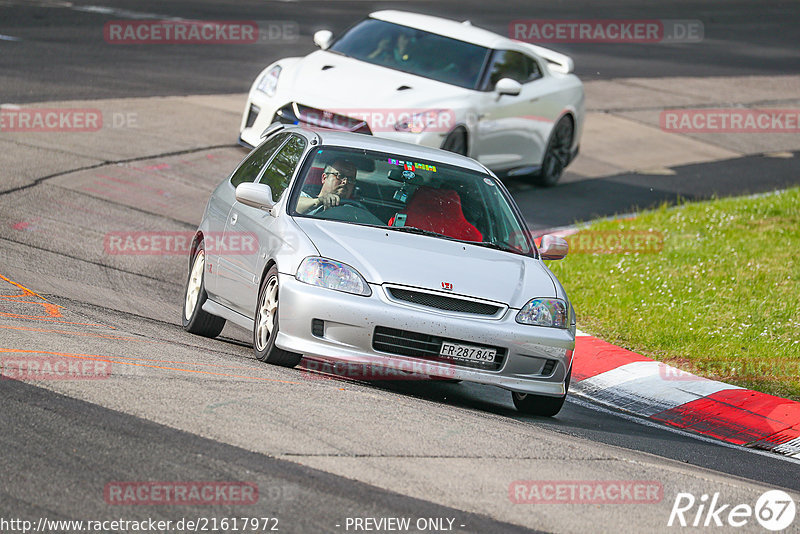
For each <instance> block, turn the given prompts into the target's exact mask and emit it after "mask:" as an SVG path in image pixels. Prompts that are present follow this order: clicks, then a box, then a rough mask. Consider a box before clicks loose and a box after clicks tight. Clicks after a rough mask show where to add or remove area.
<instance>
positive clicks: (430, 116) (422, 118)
mask: <svg viewBox="0 0 800 534" xmlns="http://www.w3.org/2000/svg"><path fill="white" fill-rule="evenodd" d="M451 119H452V111H449V110H446V109H429V110H427V111H423V112H421V113H414V114H413V115H411V116H410V117H405V118H404V119H402V120H399V121H397V123H395V125H394V129H395V130H397V131H398V132H410V133H415V134H417V133H422V132H424V131H425V130H426V129H427V128H428V127H439V129H442V131H446V130H448V129H449V128H450V127H452V125H450V124H439V123H440V122H450V121H451Z"/></svg>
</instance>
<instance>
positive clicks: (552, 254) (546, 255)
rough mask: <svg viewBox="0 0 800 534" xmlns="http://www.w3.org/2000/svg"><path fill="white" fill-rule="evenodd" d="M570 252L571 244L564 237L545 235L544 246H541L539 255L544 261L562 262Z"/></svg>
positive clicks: (543, 238)
mask: <svg viewBox="0 0 800 534" xmlns="http://www.w3.org/2000/svg"><path fill="white" fill-rule="evenodd" d="M567 252H569V243H567V240H566V239H564V238H563V237H558V236H555V235H550V234H547V235H543V236H542V244H541V245H540V246H539V254H540V255H541V256H542V259H543V260H560V259H563V258H564V257H565V256H566V255H567Z"/></svg>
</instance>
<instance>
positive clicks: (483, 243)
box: [472, 241, 525, 255]
mask: <svg viewBox="0 0 800 534" xmlns="http://www.w3.org/2000/svg"><path fill="white" fill-rule="evenodd" d="M472 244H473V245H478V246H479V247H486V248H493V249H495V250H502V251H503V252H512V253H514V254H522V255H525V253H524V252H522V251H521V250H520V249H518V248H514V247H512V246H511V245H506V244H504V243H497V242H494V241H481V242H474V243H472Z"/></svg>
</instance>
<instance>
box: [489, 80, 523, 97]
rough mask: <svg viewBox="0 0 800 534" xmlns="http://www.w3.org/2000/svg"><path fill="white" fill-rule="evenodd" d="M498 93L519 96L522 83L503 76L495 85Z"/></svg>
mask: <svg viewBox="0 0 800 534" xmlns="http://www.w3.org/2000/svg"><path fill="white" fill-rule="evenodd" d="M494 90H495V91H497V94H498V95H510V96H517V95H518V94H519V93H520V91H522V84H521V83H519V82H518V81H516V80H512V79H511V78H501V79H500V80H498V81H497V83H496V84H495V86H494Z"/></svg>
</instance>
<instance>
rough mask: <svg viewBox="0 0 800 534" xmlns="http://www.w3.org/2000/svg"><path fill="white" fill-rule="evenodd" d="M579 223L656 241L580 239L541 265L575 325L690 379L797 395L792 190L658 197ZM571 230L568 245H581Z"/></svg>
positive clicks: (796, 248)
mask: <svg viewBox="0 0 800 534" xmlns="http://www.w3.org/2000/svg"><path fill="white" fill-rule="evenodd" d="M583 231H584V232H589V235H590V236H592V235H595V236H597V235H599V236H601V237H602V236H608V235H617V233H619V235H626V232H630V231H635V232H641V231H651V232H660V234H662V235H663V249H662V250H660V251H659V252H652V253H612V254H607V253H603V254H598V253H587V252H585V247H582V248H583V249H584V252H580V251H579V250H575V253H572V254H570V255H568V256H567V257H566V258H565V259H564V260H561V261H552V262H548V265H549V266H550V268H551V269H552V270H553V271H554V272H555V274H556V275H557V276H558V277H559V279H560V280H561V283H562V284H563V285H564V287H565V288H566V290H567V293H568V294H569V296H570V299H571V300H572V303H573V305H574V306H575V310H576V312H577V314H578V328H580V329H581V330H584V331H585V332H587V333H591V334H592V335H595V336H597V337H599V338H601V339H604V340H606V341H608V342H610V343H614V344H616V345H620V346H622V347H625V348H627V349H630V350H633V351H635V352H638V353H640V354H644V355H647V356H650V357H651V358H654V359H656V360H660V361H663V362H666V363H669V364H671V365H674V366H676V367H679V368H681V369H683V370H686V371H690V372H693V373H695V374H699V375H701V376H707V377H708V378H712V379H716V380H722V381H725V382H728V383H731V384H736V385H739V386H743V387H746V388H750V389H754V390H757V391H763V392H765V393H770V394H773V395H778V396H782V397H788V398H792V399H794V400H800V267H799V266H798V259H797V258H798V257H800V189H798V188H795V189H790V190H787V191H783V192H780V193H776V194H769V195H765V196H759V197H755V198H727V199H721V200H712V201H708V202H699V203H685V204H682V205H679V206H675V207H666V206H663V207H661V208H660V209H657V210H654V211H648V212H644V213H641V214H639V215H638V216H637V217H635V218H633V219H629V220H615V221H600V222H596V223H593V224H592V225H591V226H589V227H588V228H587V229H586V230H583ZM598 231H601V232H598ZM608 231H611V234H609V233H607V232H608ZM628 235H629V234H628ZM576 239H581V234H578V235H577V236H573V237H571V238H569V241H570V245H571V248H575V249H578V248H581V247H578V244H579V241H576ZM583 239H584V241H583V242H584V243H587V242H589V241H586V237H585V236H584V237H583ZM573 245H574V246H573Z"/></svg>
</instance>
